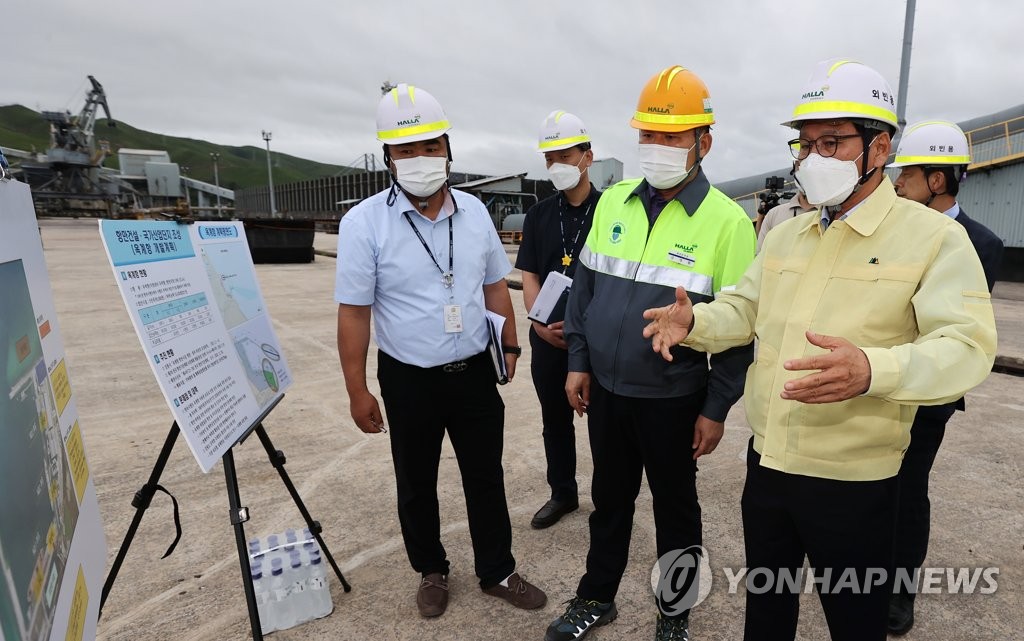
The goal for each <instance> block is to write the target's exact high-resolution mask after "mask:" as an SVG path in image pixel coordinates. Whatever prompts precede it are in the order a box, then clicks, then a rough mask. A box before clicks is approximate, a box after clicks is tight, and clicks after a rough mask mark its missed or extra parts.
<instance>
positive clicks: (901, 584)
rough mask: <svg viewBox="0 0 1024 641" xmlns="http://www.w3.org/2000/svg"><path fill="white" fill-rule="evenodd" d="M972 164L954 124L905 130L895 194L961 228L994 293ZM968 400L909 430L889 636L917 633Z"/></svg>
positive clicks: (990, 238)
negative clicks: (945, 470)
mask: <svg viewBox="0 0 1024 641" xmlns="http://www.w3.org/2000/svg"><path fill="white" fill-rule="evenodd" d="M970 162H971V156H970V148H969V145H968V141H967V136H965V135H964V132H963V131H961V130H960V127H958V126H957V125H956V124H954V123H952V122H947V121H944V120H930V121H925V122H919V123H916V124H913V125H910V126H909V127H907V130H906V132H904V134H903V137H902V138H901V139H900V144H899V148H898V149H897V150H896V160H895V162H893V163H892V164H890V165H889V166H890V167H898V168H899V169H900V174H899V176H898V177H897V178H896V183H895V185H896V194H897V195H899V196H902V197H903V198H908V199H910V200H913V201H916V202H919V203H921V204H922V205H926V206H928V207H931V208H932V209H934V210H935V211H938V212H942V213H943V214H944V215H946V216H948V217H950V218H952V219H953V220H955V221H956V222H958V223H960V224H961V225H963V227H964V229H965V230H966V231H967V237H968V238H970V240H971V244H972V245H973V246H974V249H975V251H977V252H978V258H979V259H981V266H982V268H983V269H984V270H985V280H986V281H988V289H989V291H990V292H991V291H992V288H993V287H994V286H995V283H996V274H997V272H998V270H999V265H1000V263H1001V262H1002V258H1003V241H1002V240H1000V239H999V237H998V236H996V235H995V234H994V233H992V231H991V230H990V229H989V228H988V227H985V226H984V225H982V224H981V223H979V222H978V221H976V220H974V219H972V218H969V217H968V216H967V214H966V212H964V211H963V209H962V208H961V207H960V204H959V202H958V201H957V194H959V193H960V183H961V182H962V181H963V179H964V178H965V175H966V172H967V165H968V164H969V163H970ZM964 409H965V405H964V399H963V398H962V397H961V398H959V399H957V400H955V401H953V402H950V403H944V404H942V405H932V406H924V407H921V408H919V409H918V410H917V415H915V416H914V423H913V425H912V426H911V428H910V435H911V438H910V446H909V447H908V448H907V452H906V454H904V456H903V465H902V466H900V473H899V485H900V492H899V507H898V512H897V520H896V554H895V559H896V563H895V565H896V576H895V586H894V591H893V594H892V596H891V597H890V599H889V632H891V633H892V634H896V635H901V634H906V633H907V632H908V631H909V630H910V628H912V627H913V626H914V599H915V596H916V594H917V588H918V587H919V586H920V577H919V576H918V575H919V568H920V567H921V565H922V564H923V563H924V559H925V556H926V555H927V553H928V532H929V529H930V520H931V505H930V503H929V501H928V475H929V474H930V473H931V469H932V463H934V462H935V455H936V453H937V452H938V450H939V445H940V444H941V443H942V437H943V436H944V435H945V432H946V423H947V422H948V421H949V419H950V418H951V417H952V416H953V414H954V412H955V411H956V410H964Z"/></svg>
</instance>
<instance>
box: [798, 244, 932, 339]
mask: <svg viewBox="0 0 1024 641" xmlns="http://www.w3.org/2000/svg"><path fill="white" fill-rule="evenodd" d="M920 278H921V274H920V272H919V271H918V270H916V269H914V268H912V267H906V266H902V265H893V266H889V267H882V266H879V265H877V264H865V265H837V266H836V267H835V268H834V269H833V270H832V276H831V278H830V279H829V282H828V284H827V286H826V288H825V292H824V295H823V296H822V300H821V306H819V309H818V314H825V315H827V318H828V321H829V322H828V325H830V326H835V330H834V332H835V334H837V335H839V336H842V337H844V338H847V339H849V340H851V341H853V342H854V343H856V344H858V345H861V346H870V347H891V346H893V345H899V344H901V343H906V342H909V341H912V340H913V339H914V338H916V337H917V319H916V317H915V314H914V305H913V302H912V299H913V297H914V294H915V292H917V287H918V284H919V283H920ZM823 331H824V333H826V334H828V333H832V332H831V331H830V330H823Z"/></svg>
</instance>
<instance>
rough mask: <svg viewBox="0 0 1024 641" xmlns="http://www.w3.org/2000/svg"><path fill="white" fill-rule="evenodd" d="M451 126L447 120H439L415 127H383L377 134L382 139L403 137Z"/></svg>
mask: <svg viewBox="0 0 1024 641" xmlns="http://www.w3.org/2000/svg"><path fill="white" fill-rule="evenodd" d="M450 127H451V125H450V124H448V121H447V120H438V121H437V122H428V123H426V124H425V125H416V126H415V127H399V128H398V129H381V130H379V131H378V132H377V136H378V137H379V138H380V139H381V140H388V139H391V138H401V137H403V136H414V135H416V134H425V133H428V132H431V131H439V130H441V129H449V128H450Z"/></svg>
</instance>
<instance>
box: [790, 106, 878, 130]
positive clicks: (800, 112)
mask: <svg viewBox="0 0 1024 641" xmlns="http://www.w3.org/2000/svg"><path fill="white" fill-rule="evenodd" d="M834 111H838V112H844V113H846V114H858V115H861V116H865V117H867V118H877V119H878V120H883V121H886V122H888V123H889V124H892V123H895V122H896V113H895V112H893V111H889V110H888V109H883V108H882V107H875V106H874V105H868V104H865V103H862V102H850V101H846V100H825V101H822V102H808V103H805V104H802V105H797V107H796V109H794V110H793V118H794V119H795V118H799V117H800V116H808V115H814V114H824V113H831V112H834Z"/></svg>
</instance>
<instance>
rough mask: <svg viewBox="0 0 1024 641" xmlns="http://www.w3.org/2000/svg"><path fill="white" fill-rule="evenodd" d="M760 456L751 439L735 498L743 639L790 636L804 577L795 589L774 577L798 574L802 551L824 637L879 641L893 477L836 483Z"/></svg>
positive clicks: (780, 640) (887, 580) (771, 640)
mask: <svg viewBox="0 0 1024 641" xmlns="http://www.w3.org/2000/svg"><path fill="white" fill-rule="evenodd" d="M760 459H761V457H760V456H759V455H758V454H757V453H756V452H755V451H754V448H753V446H752V445H751V446H750V447H749V449H748V453H747V480H746V484H745V486H744V488H743V498H742V501H741V506H742V514H743V542H744V547H745V548H746V554H747V568H748V569H747V584H746V585H747V615H746V623H745V626H744V636H743V638H744V640H745V641H792V640H793V638H795V636H796V624H797V618H798V616H799V609H800V601H799V592H800V591H801V590H803V589H804V588H805V586H806V585H807V578H806V577H803V580H802V581H799V582H798V583H797V585H795V590H794V589H793V588H794V585H793V582H788V584H787V582H786V581H780V580H778V579H779V577H780V576H782V577H787V576H788V577H795V576H800V574H799V572H800V568H802V567H803V563H804V557H805V556H806V557H807V558H808V560H809V561H810V565H811V568H812V570H813V572H814V576H815V577H816V578H817V579H818V580H816V581H815V583H814V588H815V589H816V590H817V591H818V594H819V598H820V599H821V606H822V609H823V610H824V611H825V620H826V621H827V622H828V629H829V632H830V633H831V636H832V640H833V641H846V640H851V641H852V640H854V639H856V640H857V641H884V639H885V637H886V623H887V617H888V605H889V594H890V593H891V588H892V584H891V578H892V577H891V574H890V572H889V569H890V566H891V562H892V545H893V528H894V523H895V518H896V516H895V510H896V494H897V483H896V477H892V478H889V479H885V480H881V481H836V480H832V479H823V478H815V477H810V476H800V475H797V474H786V473H784V472H779V471H776V470H770V469H768V468H764V467H761V466H760V465H759V463H760ZM761 568H763V569H761ZM769 573H770V576H771V578H770V579H769V578H768V576H767V575H768V574H769ZM883 575H884V576H883ZM854 583H855V584H856V586H857V587H856V588H854V587H853V584H854ZM868 583H870V589H867V590H865V585H866V584H868ZM826 587H827V588H829V589H828V590H825V589H824V588H826ZM837 588H839V589H837Z"/></svg>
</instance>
